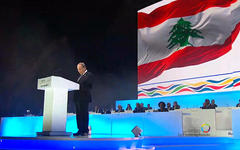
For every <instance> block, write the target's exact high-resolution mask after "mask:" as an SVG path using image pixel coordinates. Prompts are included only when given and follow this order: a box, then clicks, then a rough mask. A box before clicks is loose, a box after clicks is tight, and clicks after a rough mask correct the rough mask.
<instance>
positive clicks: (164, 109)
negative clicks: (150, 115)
mask: <svg viewBox="0 0 240 150" xmlns="http://www.w3.org/2000/svg"><path fill="white" fill-rule="evenodd" d="M158 106H159V109H157V110H153V111H154V112H167V111H170V110H175V109H180V105H178V103H177V102H176V101H175V102H174V103H173V107H172V106H171V103H167V107H166V104H165V103H164V102H159V103H158ZM216 107H218V106H217V105H216V104H215V100H214V99H212V100H211V103H210V100H209V99H205V102H204V103H203V106H202V107H200V108H202V109H215V108H216ZM236 107H240V99H239V103H238V104H237V105H236ZM125 110H126V111H133V112H134V113H139V112H145V111H146V110H152V107H151V106H150V104H147V107H144V104H143V103H141V104H140V103H136V107H135V109H134V110H133V109H132V107H131V105H130V104H128V105H127V108H126V109H125ZM125 110H124V109H123V108H122V106H121V105H118V109H117V110H115V111H114V112H125ZM94 112H95V113H101V114H111V111H110V110H103V109H101V108H100V107H98V106H95V109H94Z"/></svg>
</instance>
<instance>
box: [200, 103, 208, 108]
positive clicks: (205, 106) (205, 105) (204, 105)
mask: <svg viewBox="0 0 240 150" xmlns="http://www.w3.org/2000/svg"><path fill="white" fill-rule="evenodd" d="M200 108H202V109H208V108H207V104H206V102H204V103H203V106H202V107H200Z"/></svg>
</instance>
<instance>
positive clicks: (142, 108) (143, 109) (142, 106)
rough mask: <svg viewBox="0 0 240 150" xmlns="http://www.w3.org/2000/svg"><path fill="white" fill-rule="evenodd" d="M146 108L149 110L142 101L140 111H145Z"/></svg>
mask: <svg viewBox="0 0 240 150" xmlns="http://www.w3.org/2000/svg"><path fill="white" fill-rule="evenodd" d="M145 110H147V108H146V107H144V104H143V103H141V104H140V111H141V112H145Z"/></svg>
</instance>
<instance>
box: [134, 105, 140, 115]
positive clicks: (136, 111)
mask: <svg viewBox="0 0 240 150" xmlns="http://www.w3.org/2000/svg"><path fill="white" fill-rule="evenodd" d="M133 112H134V113H139V112H141V106H140V104H139V103H136V107H135V109H134V110H133Z"/></svg>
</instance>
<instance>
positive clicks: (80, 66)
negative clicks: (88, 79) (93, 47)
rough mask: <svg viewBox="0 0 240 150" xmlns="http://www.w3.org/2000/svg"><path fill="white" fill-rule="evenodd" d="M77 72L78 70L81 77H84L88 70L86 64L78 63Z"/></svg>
mask: <svg viewBox="0 0 240 150" xmlns="http://www.w3.org/2000/svg"><path fill="white" fill-rule="evenodd" d="M77 70H78V72H79V74H80V75H83V74H84V72H85V71H86V70H87V67H86V65H85V63H84V62H80V63H78V65H77Z"/></svg>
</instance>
